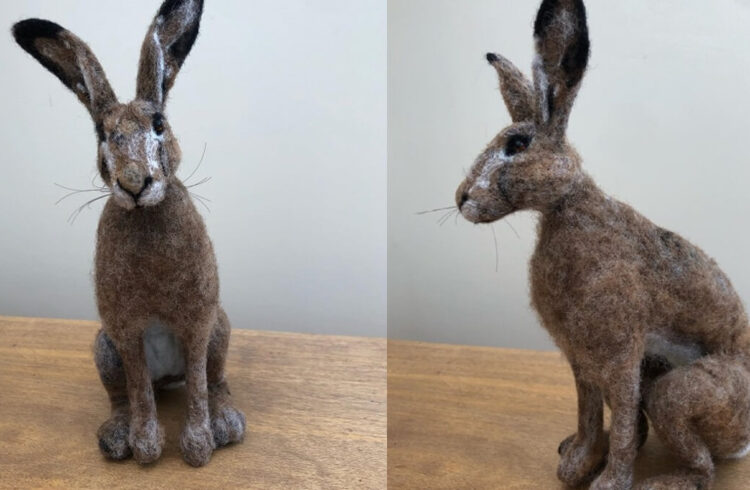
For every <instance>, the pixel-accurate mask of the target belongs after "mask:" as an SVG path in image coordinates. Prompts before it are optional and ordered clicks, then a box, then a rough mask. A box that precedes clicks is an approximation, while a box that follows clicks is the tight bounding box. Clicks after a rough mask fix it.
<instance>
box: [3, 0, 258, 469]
mask: <svg viewBox="0 0 750 490" xmlns="http://www.w3.org/2000/svg"><path fill="white" fill-rule="evenodd" d="M202 12H203V1H202V0H165V1H164V3H163V4H162V6H161V8H160V9H159V11H158V12H157V14H156V16H155V18H154V20H153V22H152V23H151V26H150V27H149V30H148V32H147V34H146V38H145V40H144V42H143V47H142V50H141V61H140V66H139V70H138V79H137V89H136V99H135V100H133V101H132V102H130V103H127V104H122V103H120V102H118V101H117V98H116V97H115V95H114V92H113V91H112V89H111V87H110V85H109V82H108V81H107V78H106V76H105V75H104V71H103V69H102V67H101V66H100V64H99V62H98V61H97V59H96V57H95V56H94V54H93V53H92V52H91V50H90V48H89V47H88V46H87V45H86V44H85V43H84V42H83V41H81V40H80V39H79V38H78V37H76V36H75V35H74V34H72V33H71V32H69V31H67V30H66V29H64V28H63V27H61V26H59V25H57V24H55V23H53V22H50V21H46V20H40V19H28V20H25V21H21V22H19V23H17V24H16V25H15V26H14V27H13V34H14V36H15V38H16V40H17V41H18V43H19V44H20V45H21V47H22V48H23V49H25V50H26V51H27V52H28V53H29V54H31V55H32V56H33V57H34V58H36V59H37V60H38V61H39V62H40V63H41V64H42V65H43V66H44V67H45V68H47V69H49V70H50V71H51V72H52V73H53V74H54V75H55V76H57V77H58V78H59V79H60V80H61V81H62V82H63V83H64V84H65V85H66V86H67V87H68V88H70V89H71V90H72V91H73V92H74V93H75V94H76V95H77V96H78V98H79V100H81V102H82V103H83V104H84V105H85V106H86V108H87V109H88V110H89V113H90V114H91V117H92V119H93V120H94V124H95V128H96V134H97V139H98V169H99V174H100V176H101V178H102V180H103V181H104V183H105V185H107V186H108V187H109V189H110V190H111V194H112V195H111V197H110V198H109V199H108V201H107V203H106V204H105V206H104V210H103V212H102V215H101V219H100V221H99V227H98V231H97V243H96V259H95V284H96V299H97V306H98V309H99V314H100V316H101V319H102V329H101V330H100V331H99V333H98V334H97V337H96V341H95V345H94V357H95V361H96V365H97V368H98V370H99V375H100V378H101V380H102V383H103V384H104V387H105V388H106V390H107V392H108V394H109V398H110V402H111V405H112V414H111V416H110V418H109V419H108V420H107V421H106V422H104V423H103V424H102V426H101V427H100V428H99V432H98V435H99V447H100V448H101V450H102V452H103V453H104V454H105V455H106V456H107V457H110V458H113V459H123V458H126V457H128V456H130V455H131V454H132V455H133V456H134V458H135V459H136V460H137V461H138V462H140V463H149V462H152V461H154V460H156V459H157V458H158V457H159V456H160V454H161V449H162V445H163V443H164V435H163V430H162V428H161V426H160V425H159V422H158V420H157V418H156V405H155V402H154V389H155V388H156V389H158V388H160V387H163V386H165V385H168V384H170V383H172V382H175V381H181V380H184V381H185V383H186V387H187V404H188V407H187V417H186V421H185V425H184V428H183V432H182V436H181V438H180V446H181V449H182V453H183V456H184V458H185V460H186V461H187V462H188V463H189V464H191V465H193V466H200V465H203V464H206V463H207V462H208V461H209V459H210V457H211V454H212V451H213V449H214V448H216V447H218V446H223V445H225V444H228V443H230V442H235V441H239V440H241V439H242V437H243V434H244V430H245V418H244V415H243V414H242V412H240V411H239V410H237V409H235V408H234V407H233V406H232V404H231V397H230V395H229V388H228V386H227V383H226V380H225V379H224V363H225V359H226V352H227V347H228V344H229V334H230V324H229V320H228V319H227V316H226V314H225V313H224V311H223V309H222V308H221V306H220V303H219V278H218V272H217V267H216V258H215V256H214V251H213V247H212V245H211V241H210V239H209V237H208V234H207V232H206V228H205V225H204V223H203V220H202V219H201V216H200V214H198V212H197V210H196V209H195V206H194V205H193V203H192V201H191V199H190V195H189V193H188V191H187V189H186V188H185V186H184V185H183V184H182V183H181V182H180V180H179V179H178V178H177V176H176V171H177V169H178V167H179V163H180V158H181V155H180V148H179V145H178V144H177V140H176V138H175V136H174V134H173V133H172V130H171V127H170V125H169V123H168V122H167V119H166V116H165V114H164V109H165V103H166V97H167V94H168V92H169V90H170V89H171V87H172V86H173V84H174V80H175V78H176V76H177V73H178V72H179V70H180V68H181V66H182V64H183V63H184V61H185V58H186V57H187V55H188V53H189V52H190V50H191V48H192V46H193V43H194V42H195V40H196V37H197V35H198V30H199V25H200V19H201V15H202Z"/></svg>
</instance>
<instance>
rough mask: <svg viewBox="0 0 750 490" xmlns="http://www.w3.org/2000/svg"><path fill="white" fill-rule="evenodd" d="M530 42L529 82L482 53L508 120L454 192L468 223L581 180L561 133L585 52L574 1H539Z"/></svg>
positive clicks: (554, 198) (536, 202)
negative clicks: (494, 73)
mask: <svg viewBox="0 0 750 490" xmlns="http://www.w3.org/2000/svg"><path fill="white" fill-rule="evenodd" d="M534 40H535V44H536V53H537V54H536V58H535V60H534V63H533V83H532V82H531V81H529V80H528V79H527V78H526V77H525V76H524V75H523V74H522V73H521V72H520V71H519V70H518V69H517V68H516V67H515V66H514V65H513V64H512V63H511V62H510V61H508V60H507V59H505V58H503V57H502V56H499V55H496V54H492V53H489V54H487V61H488V62H489V63H490V64H491V65H492V66H493V67H495V69H496V70H497V73H498V75H499V76H500V91H501V93H502V95H503V99H504V100H505V104H506V106H507V107H508V111H509V112H510V115H511V118H512V121H513V123H512V124H511V125H510V126H508V127H507V128H505V129H504V130H502V131H501V132H500V133H499V134H498V135H497V136H495V138H494V139H493V140H492V141H491V142H490V144H489V145H488V146H487V148H486V149H485V150H484V151H483V152H482V154H481V155H479V157H478V158H477V159H476V161H475V162H474V164H473V166H472V168H471V170H470V171H469V174H468V175H467V177H466V179H465V180H464V181H463V182H462V183H461V185H460V186H459V187H458V189H457V191H456V205H457V206H458V208H459V210H460V211H461V214H462V215H463V216H464V218H466V219H467V220H469V221H472V222H474V223H487V222H492V221H495V220H498V219H500V218H502V217H504V216H506V215H508V214H510V213H512V212H514V211H517V210H521V209H536V210H539V211H544V210H546V209H549V208H551V207H553V206H554V205H555V203H557V202H558V201H559V200H560V199H561V198H563V197H564V196H565V195H567V194H568V193H569V192H570V191H571V190H572V189H573V188H574V187H575V185H576V183H577V182H579V181H580V180H581V179H582V178H583V172H582V170H581V164H580V158H579V156H578V154H577V153H576V152H575V150H574V149H573V148H572V147H571V146H570V145H568V143H567V140H566V138H565V130H566V127H567V123H568V116H569V114H570V109H571V107H572V106H573V100H574V99H575V96H576V93H577V92H578V88H579V86H580V83H581V79H582V78H583V73H584V71H585V70H586V64H587V62H588V57H589V37H588V28H587V25H586V9H585V7H584V5H583V2H582V0H544V1H543V2H542V5H541V7H540V8H539V13H538V14H537V18H536V21H535V23H534Z"/></svg>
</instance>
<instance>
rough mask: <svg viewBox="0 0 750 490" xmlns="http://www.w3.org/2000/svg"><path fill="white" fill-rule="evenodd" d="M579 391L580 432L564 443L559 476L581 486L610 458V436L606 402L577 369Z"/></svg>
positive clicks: (561, 451) (577, 387)
mask: <svg viewBox="0 0 750 490" xmlns="http://www.w3.org/2000/svg"><path fill="white" fill-rule="evenodd" d="M573 374H574V375H575V379H576V391H577V392H578V431H577V432H576V433H575V434H572V435H571V436H569V437H568V438H567V439H565V440H563V441H562V442H561V443H560V447H559V448H558V452H559V453H560V465H559V466H558V467H557V477H558V478H559V479H560V481H562V482H563V483H565V484H566V485H569V486H571V487H577V486H579V485H581V484H583V483H585V482H587V481H589V480H591V479H593V478H594V477H595V476H596V474H597V473H598V472H599V471H601V469H602V467H603V463H604V461H605V458H606V456H607V443H608V442H607V436H606V434H605V433H604V429H603V412H604V410H603V402H602V394H601V391H600V390H599V388H597V387H596V386H594V385H593V384H590V383H587V382H585V381H584V380H582V379H581V376H580V374H579V373H578V370H577V369H576V368H573Z"/></svg>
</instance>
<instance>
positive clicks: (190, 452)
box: [180, 421, 216, 466]
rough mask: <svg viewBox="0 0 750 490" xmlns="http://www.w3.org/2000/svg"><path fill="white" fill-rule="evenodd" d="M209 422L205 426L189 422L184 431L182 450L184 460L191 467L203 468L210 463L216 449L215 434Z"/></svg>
mask: <svg viewBox="0 0 750 490" xmlns="http://www.w3.org/2000/svg"><path fill="white" fill-rule="evenodd" d="M207 422H208V421H206V423H203V424H191V423H190V422H188V423H187V424H185V428H184V429H183V430H182V436H181V437H180V448H181V449H182V457H183V459H184V460H185V461H186V462H187V463H188V464H189V465H190V466H203V465H205V464H206V463H208V461H209V460H210V459H211V453H213V451H214V448H215V447H216V445H215V444H214V435H213V432H211V428H210V427H209V426H208V423H207Z"/></svg>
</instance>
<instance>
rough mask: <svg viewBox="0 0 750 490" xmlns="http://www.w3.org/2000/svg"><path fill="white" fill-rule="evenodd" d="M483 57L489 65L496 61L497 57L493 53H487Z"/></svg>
mask: <svg viewBox="0 0 750 490" xmlns="http://www.w3.org/2000/svg"><path fill="white" fill-rule="evenodd" d="M485 57H486V58H487V62H488V63H490V64H491V63H494V62H496V61H497V60H498V57H497V55H496V54H495V53H487V54H486V55H485Z"/></svg>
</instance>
